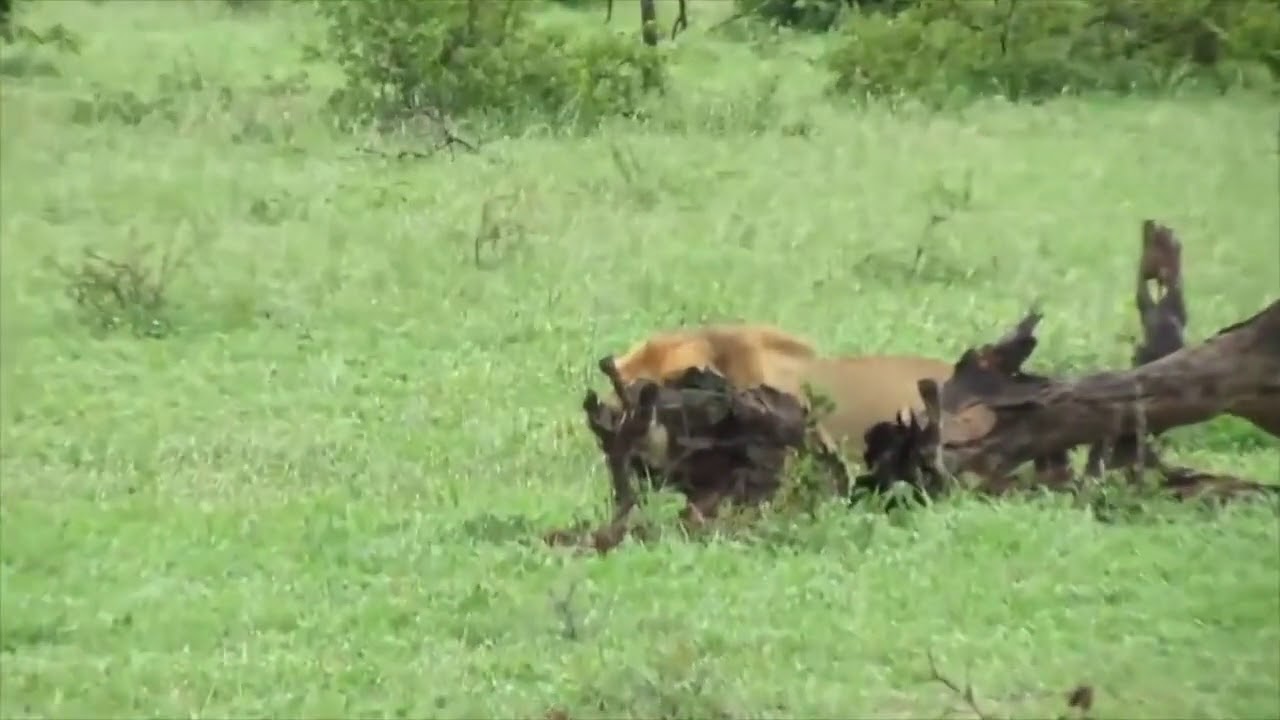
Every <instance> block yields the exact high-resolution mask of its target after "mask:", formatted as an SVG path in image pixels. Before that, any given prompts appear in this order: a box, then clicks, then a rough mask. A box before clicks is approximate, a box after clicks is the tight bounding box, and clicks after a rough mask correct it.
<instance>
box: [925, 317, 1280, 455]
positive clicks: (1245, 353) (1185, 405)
mask: <svg viewBox="0 0 1280 720" xmlns="http://www.w3.org/2000/svg"><path fill="white" fill-rule="evenodd" d="M984 370H985V368H983V367H982V366H981V363H980V359H975V358H974V357H973V356H972V351H971V353H966V357H965V358H962V359H961V361H960V363H958V364H957V367H956V374H955V376H954V377H953V378H952V379H951V380H950V381H948V383H947V384H946V387H944V388H943V392H942V394H943V395H944V404H943V407H944V409H948V404H947V400H948V399H949V400H950V409H949V412H947V414H946V415H945V416H944V417H943V418H942V427H941V430H940V432H941V435H940V437H941V443H942V448H943V455H944V459H945V462H946V466H947V467H948V468H949V469H951V471H952V472H961V471H965V470H975V471H978V472H981V473H982V474H984V475H990V474H1004V473H1007V472H1009V471H1011V470H1012V469H1013V468H1015V467H1017V466H1018V465H1020V464H1021V463H1023V462H1026V461H1028V460H1031V459H1032V458H1034V457H1042V456H1046V455H1050V454H1053V453H1059V452H1063V451H1066V450H1069V449H1070V448H1072V447H1075V446H1077V445H1082V444H1087V443H1096V442H1103V441H1105V440H1106V439H1107V438H1112V437H1117V436H1122V435H1127V434H1135V433H1143V432H1144V431H1145V432H1153V433H1160V432H1163V431H1165V430H1168V429H1170V428H1174V427H1179V426H1182V425H1190V424H1193V423H1197V422H1202V421H1204V420H1208V419H1210V418H1213V417H1215V416H1217V415H1219V414H1222V413H1226V412H1233V411H1238V410H1240V409H1241V408H1248V409H1251V410H1253V411H1255V412H1258V411H1261V412H1267V413H1277V414H1280V301H1277V302H1273V303H1271V304H1270V305H1269V306H1267V307H1266V308H1265V309H1263V310H1262V311H1261V312H1259V313H1257V314H1256V315H1254V316H1253V317H1251V318H1249V319H1247V320H1245V321H1243V322H1240V323H1237V324H1235V325H1232V326H1230V327H1228V328H1224V329H1223V330H1222V331H1220V332H1219V333H1218V334H1217V335H1215V336H1214V337H1212V338H1210V339H1209V340H1207V341H1205V342H1203V343H1201V344H1199V345H1196V346H1193V347H1188V348H1184V349H1182V350H1179V351H1178V352H1175V353H1173V354H1171V355H1167V356H1165V357H1163V358H1161V359H1159V360H1156V361H1155V362H1152V363H1149V364H1146V365H1143V366H1140V367H1138V368H1134V369H1132V370H1127V371H1113V372H1100V373H1095V374H1093V375H1087V376H1085V377H1081V378H1076V379H1066V380H1049V379H1047V378H1036V377H1029V376H1024V377H1022V378H1011V379H1010V380H1009V381H1008V382H1006V383H1004V387H1002V388H999V389H993V388H992V387H991V386H990V384H989V382H987V380H988V378H986V377H985V376H984V375H983V371H984ZM925 383H928V384H933V381H931V380H929V381H922V383H921V389H922V392H923V389H924V385H925ZM948 395H949V396H950V397H949V398H948V397H947V396H948Z"/></svg>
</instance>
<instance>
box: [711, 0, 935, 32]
mask: <svg viewBox="0 0 1280 720" xmlns="http://www.w3.org/2000/svg"><path fill="white" fill-rule="evenodd" d="M914 2H915V0H734V4H735V5H737V11H738V14H740V15H742V16H744V17H755V18H759V19H761V20H764V21H765V22H767V23H769V24H771V25H777V26H780V27H788V28H792V29H794V30H807V31H809V32H827V31H828V30H831V29H833V28H835V27H836V26H837V25H839V24H840V23H841V21H842V20H843V19H844V18H846V17H847V16H848V15H856V13H855V12H852V11H862V12H887V13H896V12H898V11H900V10H902V9H903V8H906V7H908V6H910V5H912V4H913V3H914Z"/></svg>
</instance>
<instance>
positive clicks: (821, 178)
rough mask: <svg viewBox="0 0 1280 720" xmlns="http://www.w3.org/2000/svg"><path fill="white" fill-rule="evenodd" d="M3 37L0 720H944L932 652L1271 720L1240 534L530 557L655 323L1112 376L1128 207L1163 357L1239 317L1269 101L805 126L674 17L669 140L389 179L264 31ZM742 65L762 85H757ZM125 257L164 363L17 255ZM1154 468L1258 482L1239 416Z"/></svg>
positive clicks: (586, 504) (768, 68)
mask: <svg viewBox="0 0 1280 720" xmlns="http://www.w3.org/2000/svg"><path fill="white" fill-rule="evenodd" d="M695 5H697V4H696V3H695ZM699 7H701V6H699ZM694 10H695V11H697V8H694ZM628 12H629V11H628ZM562 19H563V18H562ZM31 20H32V22H33V23H34V24H36V25H41V24H47V23H51V22H55V21H60V22H64V23H66V24H67V25H68V26H69V27H70V28H71V29H72V30H74V31H77V32H79V33H81V34H82V35H83V38H84V41H85V45H84V47H83V48H82V52H81V54H80V55H79V56H78V57H73V56H55V55H52V54H49V53H43V54H36V55H32V54H31V53H26V54H21V53H16V52H14V51H7V53H6V55H5V57H4V58H3V59H4V70H5V72H6V73H8V74H9V76H7V77H4V78H3V86H2V90H0V91H2V102H0V112H2V120H3V122H2V123H0V139H2V143H3V144H2V146H0V151H2V153H3V174H2V178H0V179H2V181H3V182H2V184H0V207H2V208H3V216H2V221H0V222H2V224H0V231H2V233H0V237H2V240H0V249H2V254H0V278H2V280H3V285H2V290H3V296H2V300H3V302H2V303H0V319H2V320H3V323H2V324H0V333H2V338H0V339H3V352H4V357H3V382H4V387H3V393H2V394H0V397H2V400H3V404H2V406H0V410H2V412H0V419H2V425H0V433H2V434H0V441H2V443H3V445H2V448H0V462H2V466H0V476H2V478H3V482H2V484H0V500H2V502H0V573H2V575H0V582H2V583H3V592H2V593H0V653H2V654H0V715H2V716H4V717H19V716H41V717H143V716H155V717H179V716H193V717H194V716H201V717H232V716H236V717H246V716H252V715H273V716H288V717H317V718H318V717H328V718H332V717H357V716H360V717H364V716H369V717H373V716H397V717H472V718H475V717H533V716H541V715H542V714H543V713H544V712H546V711H547V709H548V708H552V707H560V708H563V709H565V710H567V711H568V712H569V713H570V714H572V716H573V717H592V716H600V717H611V718H618V717H636V718H640V717H646V718H653V717H659V716H668V717H676V716H681V717H716V716H733V717H765V716H768V717H795V718H801V717H804V718H809V717H903V718H918V717H929V716H940V715H942V714H944V713H947V712H949V711H951V710H953V709H955V708H957V707H960V706H961V705H962V703H961V702H960V701H959V699H958V698H957V697H956V696H955V695H954V694H953V693H950V692H949V691H948V690H947V689H946V688H944V687H943V686H941V685H940V684H938V683H935V682H930V681H929V677H928V664H927V662H926V660H925V652H926V651H927V650H929V649H932V650H933V652H934V653H935V654H936V656H937V658H938V660H939V663H940V666H941V667H942V669H943V671H944V672H946V673H948V674H951V675H953V676H954V677H955V678H956V679H958V680H959V679H961V678H963V676H964V674H965V668H966V667H968V668H970V669H969V674H970V676H971V678H972V681H973V683H974V685H975V687H976V693H977V697H978V701H979V703H980V704H981V706H982V708H983V711H984V712H986V713H989V714H991V715H1017V716H1022V717H1050V716H1052V715H1055V714H1057V713H1058V712H1059V711H1060V709H1061V708H1062V707H1063V700H1062V692H1063V691H1065V690H1066V689H1068V688H1069V687H1071V686H1072V685H1074V684H1076V683H1079V682H1087V683H1091V684H1093V685H1094V686H1095V687H1096V689H1097V692H1098V700H1097V708H1096V715H1097V716H1099V717H1114V718H1138V717H1219V718H1226V717H1230V718H1264V717H1272V718H1274V717H1277V716H1278V715H1280V593H1277V588H1278V587H1280V529H1278V528H1277V519H1276V513H1275V510H1274V509H1273V508H1270V507H1265V506H1239V507H1236V508H1231V509H1227V510H1225V511H1222V512H1220V513H1216V514H1214V515H1212V516H1206V515H1204V514H1203V513H1193V512H1191V511H1189V510H1187V511H1171V512H1167V513H1163V514H1161V515H1160V516H1159V517H1158V518H1153V519H1149V520H1146V521H1139V522H1132V523H1127V524H1119V525H1103V524H1100V523H1098V522H1096V521H1094V520H1093V519H1091V517H1089V516H1088V515H1087V514H1086V513H1084V512H1083V511H1081V510H1078V509H1072V508H1070V507H1068V506H1067V505H1066V504H1063V503H1051V502H1047V501H1046V502H1038V503H1031V502H1027V503H1018V504H1012V503H1011V504H1005V505H1001V506H987V505H982V504H978V503H974V502H966V501H956V502H951V503H947V504H945V505H942V506H939V507H936V508H934V509H931V510H929V511H923V512H920V513H917V514H915V515H913V516H911V517H909V518H907V519H906V520H904V521H902V522H893V523H891V522H888V521H886V520H884V519H881V518H877V517H869V516H866V515H860V514H850V513H849V512H848V511H841V510H839V509H838V508H830V509H828V510H827V511H826V512H824V513H823V514H822V516H821V517H820V518H819V519H818V520H817V521H815V522H807V521H806V522H803V523H796V524H794V525H793V526H789V527H786V526H784V527H779V528H777V529H776V531H775V532H774V535H775V536H776V537H775V539H776V542H774V543H772V544H754V545H746V544H737V543H730V542H717V543H712V544H710V545H700V544H695V543H688V542H678V541H670V542H664V543H662V544H659V545H656V546H647V547H646V546H634V545H633V546H627V547H626V548H625V549H622V550H620V551H619V552H617V553H615V554H612V555H609V556H607V557H606V558H602V559H582V558H573V557H567V556H565V555H564V554H561V553H557V552H553V551H551V550H549V549H547V548H545V547H541V546H539V545H538V544H537V543H536V542H532V538H533V537H534V536H535V535H536V534H537V533H538V532H540V531H542V530H545V529H547V528H549V527H552V526H556V525H564V524H566V523H567V522H568V521H569V520H570V518H571V517H573V516H575V515H580V514H583V513H587V512H599V510H600V507H601V504H602V502H603V499H604V497H605V494H606V493H605V480H604V476H603V472H602V468H601V467H600V463H599V460H598V457H597V454H596V451H595V449H594V447H593V445H592V442H591V441H590V440H589V438H588V435H587V433H586V431H585V428H584V427H583V426H582V421H581V417H580V410H579V403H580V399H581V395H582V392H583V390H584V388H585V386H586V385H587V384H588V383H592V384H595V385H597V386H599V385H600V383H598V382H597V379H596V377H595V374H594V372H593V370H592V369H591V363H592V359H593V358H596V357H598V356H600V355H601V354H603V353H604V352H606V351H610V350H618V349H621V348H622V346H624V345H625V344H627V343H629V342H631V341H633V340H635V339H637V338H639V337H641V336H643V335H644V334H646V333H648V332H650V331H652V330H653V329H655V328H659V327H665V326H671V325H676V324H680V323H686V322H697V321H701V320H710V319H726V320H728V319H735V318H738V319H751V320H760V321H771V322H777V323H779V324H781V325H783V326H785V327H788V328H791V329H794V330H796V331H800V332H803V333H805V334H807V335H809V336H810V337H812V338H814V339H815V340H817V341H818V343H819V344H820V345H821V346H822V347H823V348H824V349H827V350H830V351H833V352H834V351H846V352H877V351H901V352H912V353H920V354H927V355H934V356H938V357H944V358H952V357H955V356H957V354H958V352H959V351H960V350H962V349H963V348H964V347H965V346H967V345H969V344H972V343H974V342H976V341H979V340H982V339H986V338H990V337H992V336H993V334H994V333H997V332H999V331H1002V330H1003V328H1004V327H1005V326H1007V324H1008V323H1009V322H1011V321H1012V320H1014V319H1016V318H1017V317H1018V316H1019V314H1020V313H1021V312H1022V311H1023V309H1024V308H1025V306H1026V305H1027V303H1028V302H1030V301H1031V300H1033V299H1036V298H1040V299H1042V300H1043V303H1044V308H1045V311H1046V315H1047V317H1046V319H1045V321H1044V323H1043V330H1042V344H1041V349H1040V350H1039V351H1038V352H1037V355H1036V356H1035V357H1034V358H1033V361H1032V366H1033V367H1037V368H1049V369H1056V370H1072V369H1074V370H1084V369H1088V368H1097V367H1101V366H1108V365H1110V366H1114V365H1119V364H1121V363H1124V362H1126V361H1127V356H1128V352H1129V347H1130V345H1129V343H1128V342H1127V341H1126V339H1125V337H1126V336H1127V335H1132V334H1134V333H1135V331H1136V328H1135V323H1136V320H1135V318H1134V313H1133V311H1132V309H1131V304H1130V300H1129V293H1130V283H1131V279H1132V276H1133V267H1134V262H1135V256H1136V252H1137V245H1138V225H1139V222H1140V221H1141V219H1143V218H1145V217H1155V218H1158V219H1160V220H1162V221H1163V222H1166V223H1168V224H1170V225H1172V226H1173V227H1174V228H1176V229H1177V230H1178V231H1179V233H1180V234H1181V236H1182V239H1183V241H1184V243H1185V246H1186V248H1185V250H1184V262H1185V267H1186V272H1187V275H1188V292H1189V302H1190V303H1191V312H1192V320H1191V322H1192V330H1191V334H1192V335H1193V336H1195V337H1203V336H1205V335H1208V334H1210V333H1211V332H1213V331H1215V330H1216V329H1218V328H1219V327H1221V326H1223V325H1225V324H1227V323H1229V322H1232V321H1234V320H1237V319H1239V318H1242V317H1244V316H1245V315H1246V314H1248V313H1251V312H1253V311H1254V310H1256V309H1258V308H1259V307H1260V306H1261V305H1262V304H1263V303H1264V302H1267V301H1269V300H1271V299H1273V298H1274V297H1275V293H1276V287H1277V285H1276V272H1275V269H1276V268H1277V267H1280V246H1278V245H1277V242H1276V238H1277V237H1278V236H1280V218H1278V216H1277V213H1276V208H1275V203H1276V197H1277V192H1278V188H1277V176H1276V170H1275V168H1276V157H1275V153H1276V149H1277V148H1276V142H1277V139H1276V134H1275V130H1276V126H1275V122H1276V115H1275V107H1274V105H1267V104H1265V103H1263V102H1261V101H1257V100H1250V99H1247V98H1231V99H1221V100H1214V101H1208V100H1203V101H1191V100H1188V101H1179V102H1146V101H1127V102H1119V101H1113V102H1109V103H1106V104H1100V103H1094V102H1088V101H1062V102H1055V103H1050V104H1046V105H1043V106H1039V107H1022V108H1015V107H1008V106H1004V105H995V104H992V105H988V106H983V107H979V108H974V109H971V110H968V111H965V112H963V113H952V114H949V115H945V116H927V115H923V114H909V113H908V114H898V115H893V114H890V113H889V112H887V111H884V110H878V109H863V110H849V109H843V110H841V109H837V108H832V107H830V106H828V105H826V104H825V103H823V102H822V101H821V97H820V77H819V76H818V75H817V71H816V70H814V69H813V68H812V67H811V66H810V65H809V64H808V63H807V62H806V61H805V56H806V54H807V53H808V52H809V50H810V48H808V47H806V46H804V45H802V44H797V45H796V46H795V47H782V48H780V47H772V46H771V47H770V48H763V49H761V48H754V49H753V48H752V47H750V46H748V45H730V44H727V43H718V42H715V41H713V40H711V39H709V38H706V37H704V36H702V35H700V34H699V33H698V32H696V28H695V32H693V33H691V34H690V35H688V36H686V38H685V39H684V40H683V42H684V46H683V47H682V48H681V49H680V51H679V59H678V62H679V63H680V65H679V70H678V71H679V72H680V73H682V76H683V77H685V78H687V79H688V82H689V85H688V86H687V87H686V92H685V94H684V95H683V97H684V99H685V102H687V105H686V106H683V107H682V108H681V109H680V110H678V111H673V115H672V120H671V122H670V123H669V124H670V126H671V127H670V129H669V130H665V131H650V132H642V131H640V130H637V129H627V128H622V127H620V128H616V129H611V130H610V131H609V132H606V133H603V134H601V135H599V136H596V137H592V138H589V139H579V140H559V139H545V138H535V137H529V138H515V139H508V140H503V141H495V142H492V143H491V144H489V145H487V146H486V147H485V148H484V150H483V152H482V153H481V154H480V155H479V156H468V155H460V156H458V157H457V159H455V160H449V159H448V158H447V156H442V157H440V158H438V159H434V160H405V161H394V160H386V159H382V158H379V157H377V156H373V155H369V154H362V153H359V152H357V150H356V149H357V146H358V145H359V144H360V143H361V141H359V140H356V139H351V138H339V139H335V138H334V136H333V135H331V134H330V133H329V132H328V131H327V130H326V129H325V127H324V125H323V122H322V118H320V117H318V115H317V110H316V108H317V107H319V103H320V99H321V98H322V97H323V94H324V91H325V88H326V87H327V86H328V85H326V84H329V85H331V84H332V82H333V81H334V77H335V76H334V70H333V69H332V68H327V67H324V66H322V65H316V64H310V65H307V64H304V63H303V61H302V60H300V59H299V58H300V53H299V51H298V47H299V46H300V44H301V43H303V42H304V41H306V40H307V39H308V38H314V37H315V34H316V28H315V27H314V26H313V25H312V24H309V22H308V21H307V19H306V17H304V16H303V15H301V14H300V11H298V12H295V11H293V10H290V9H288V8H280V9H278V10H276V11H275V12H273V13H272V14H271V15H269V16H268V15H263V14H257V13H250V14H247V15H244V16H240V17H238V16H235V15H231V14H225V13H224V12H223V11H222V10H220V9H219V8H218V7H216V6H213V5H208V4H197V3H191V4H182V3H139V4H130V3H117V2H112V3H107V4H102V5H91V4H83V3H78V2H62V3H49V4H47V5H44V6H39V7H37V8H36V10H34V11H33V13H32V18H31ZM590 21H591V22H599V19H598V18H594V17H592V19H591V20H590ZM695 22H698V18H696V17H695ZM758 53H763V54H765V55H767V57H765V58H764V59H753V58H755V57H757V54H758ZM45 63H49V64H45ZM41 69H43V70H44V72H43V73H41V72H38V71H39V70H41ZM55 70H56V71H57V72H56V74H55V73H54V72H53V71H55ZM299 72H306V73H307V76H306V77H305V78H302V77H299V76H297V74H298V73H299ZM771 72H772V73H779V74H781V75H780V76H784V77H787V78H795V79H794V80H790V79H789V80H788V82H787V83H786V84H784V86H783V87H782V88H781V89H780V90H778V91H777V93H776V94H773V95H766V94H761V93H763V91H760V92H756V90H758V89H759V88H761V87H764V86H766V85H767V84H768V83H767V78H768V77H769V73H771ZM17 74H21V76H20V77H14V75H17ZM267 75H270V76H271V78H270V79H268V78H267V77H266V76H267ZM761 78H765V80H762V79H761ZM286 80H289V82H285V81H286ZM698 83H700V85H699V84H698ZM688 88H696V92H695V91H694V90H689V89H688ZM130 91H131V92H133V93H134V94H135V97H134V99H135V100H137V101H138V102H136V103H133V104H132V105H130V104H129V100H128V98H127V95H126V94H125V93H127V92H130ZM753 92H754V93H756V94H754V95H753V94H752V93H753ZM155 101H162V102H163V103H167V104H156V102H155ZM797 128H799V130H798V129H797ZM628 158H631V159H634V160H636V161H637V162H640V163H641V164H642V167H641V169H639V170H634V171H627V170H625V167H626V166H627V164H628V162H629V161H628ZM966 198H967V199H966ZM486 204H488V206H489V213H488V217H489V219H488V220H487V221H482V215H483V209H484V208H485V206H486ZM933 214H940V215H943V216H945V218H946V219H945V220H944V221H943V222H942V223H941V224H940V225H938V226H937V227H936V228H935V229H934V230H933V231H932V233H930V234H926V233H925V228H926V226H927V224H928V222H929V218H930V216H931V215H933ZM485 224H487V225H488V226H490V227H491V228H492V229H493V233H492V234H493V235H494V236H495V237H496V238H497V240H496V241H494V242H492V243H488V244H484V245H483V246H482V247H480V252H481V255H482V256H483V257H482V258H481V259H482V262H481V263H480V265H477V263H476V262H475V253H476V242H475V238H476V236H477V233H478V232H479V229H480V227H481V226H482V225H485ZM135 241H154V242H158V243H169V242H174V243H181V244H184V245H190V246H192V247H194V248H195V250H194V252H193V255H192V256H191V262H190V264H189V265H188V266H187V268H186V269H185V270H183V271H182V272H180V273H179V274H177V275H176V276H175V277H174V280H173V284H172V286H171V290H170V296H171V298H172V301H173V303H174V304H175V305H174V309H173V312H172V315H171V317H170V318H169V320H170V321H171V322H172V323H173V326H174V332H172V333H171V334H169V335H168V336H167V337H165V338H163V339H135V338H133V337H132V336H130V335H129V334H127V333H115V334H111V335H108V336H106V337H104V338H95V337H94V336H93V335H92V334H91V333H90V332H89V331H88V330H87V329H86V328H85V327H84V326H83V325H81V324H80V323H78V322H77V320H76V316H75V314H74V313H73V312H72V311H71V305H70V304H69V302H68V301H67V300H66V299H65V297H64V291H65V284H66V283H65V281H64V280H62V279H61V278H60V276H59V275H58V274H57V273H56V272H55V271H54V270H53V269H52V268H51V267H50V265H49V264H48V259H49V258H54V259H57V260H59V261H61V262H63V263H69V264H74V263H75V262H77V260H78V258H79V252H80V250H81V248H83V247H86V246H91V247H95V248H98V249H100V250H102V251H103V252H106V253H119V252H121V251H122V249H124V248H127V247H129V244H130V243H131V242H135ZM919 246H923V248H924V255H923V258H924V259H923V265H922V266H921V267H919V268H917V269H916V270H912V267H911V261H912V258H913V256H914V255H915V253H916V249H917V247H919ZM1170 442H1171V443H1172V444H1173V450H1172V452H1173V455H1174V459H1176V460H1178V461H1181V462H1185V463H1187V464H1193V465H1196V466H1200V467H1206V468H1212V469H1219V470H1224V471H1234V472H1238V473H1240V474H1245V475H1252V476H1255V477H1259V476H1260V477H1267V476H1271V477H1274V476H1275V474H1276V468H1277V458H1276V446H1275V443H1274V441H1272V440H1270V439H1268V438H1264V437H1263V436H1261V435H1260V434H1258V433H1256V432H1255V431H1253V430H1252V429H1251V428H1247V427H1242V425H1241V424H1240V423H1234V422H1230V421H1222V422H1218V423H1214V424H1212V425H1210V426H1206V427H1202V428H1196V429H1191V430H1184V431H1180V432H1175V433H1171V436H1170ZM676 502H677V501H675V500H674V499H671V500H669V502H667V503H666V504H665V509H667V510H670V509H672V508H673V504H675V503H676ZM571 589H572V590H573V592H570V590H571ZM570 596H571V597H570ZM566 598H567V599H566ZM956 713H957V714H956V715H955V716H961V717H962V716H964V715H966V714H972V711H971V710H969V709H965V708H962V707H960V709H958V710H956Z"/></svg>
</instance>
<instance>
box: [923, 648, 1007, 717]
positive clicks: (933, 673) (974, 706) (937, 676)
mask: <svg viewBox="0 0 1280 720" xmlns="http://www.w3.org/2000/svg"><path fill="white" fill-rule="evenodd" d="M925 657H926V658H927V659H928V660H929V679H930V680H932V681H934V682H937V683H940V684H942V685H943V686H945V687H946V688H947V689H948V690H951V691H952V692H954V693H955V694H956V695H959V696H960V699H961V700H964V702H965V705H967V706H969V709H970V710H972V711H973V714H974V715H977V716H978V720H991V719H992V716H990V715H988V714H987V713H985V712H983V710H982V708H980V707H978V701H977V700H976V699H975V698H974V695H973V684H972V683H970V682H969V671H968V669H967V668H966V670H965V680H964V687H961V686H960V685H957V684H956V682H955V681H954V680H952V679H951V678H948V677H947V676H946V675H943V674H942V672H941V671H939V670H938V663H937V662H936V661H935V660H934V659H933V651H932V650H926V651H925Z"/></svg>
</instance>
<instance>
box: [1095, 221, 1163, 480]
mask: <svg viewBox="0 0 1280 720" xmlns="http://www.w3.org/2000/svg"><path fill="white" fill-rule="evenodd" d="M1151 280H1155V282H1156V286H1157V289H1158V290H1159V291H1160V297H1159V299H1158V300H1157V299H1155V298H1153V297H1152V296H1151V288H1150V287H1149V285H1148V283H1149V281H1151ZM1134 301H1135V305H1136V307H1137V310H1138V321H1139V324H1140V325H1141V326H1142V340H1141V341H1140V342H1139V343H1138V345H1137V346H1136V347H1135V348H1134V352H1133V366H1134V367H1138V366H1140V365H1145V364H1147V363H1149V362H1153V361H1155V360H1159V359H1160V358H1162V357H1165V356H1166V355H1170V354H1172V353H1175V352H1177V351H1179V350H1181V349H1182V348H1184V347H1186V339H1185V334H1186V327H1187V306H1186V300H1185V298H1184V296H1183V290H1182V243H1181V242H1179V241H1178V238H1177V237H1176V236H1175V235H1174V233H1173V230H1171V229H1170V228H1168V227H1166V226H1164V225H1161V224H1159V223H1157V222H1156V221H1154V220H1144V221H1142V233H1141V249H1140V251H1139V255H1138V277H1137V283H1136V290H1135V293H1134ZM1154 437H1155V435H1154V434H1152V438H1146V437H1139V436H1137V435H1121V436H1118V437H1115V438H1108V439H1107V440H1105V441H1103V442H1099V443H1094V444H1093V445H1091V446H1090V448H1089V458H1088V460H1087V461H1086V462H1085V474H1086V475H1089V476H1090V477H1099V476H1101V475H1102V471H1103V468H1104V467H1112V468H1125V469H1127V470H1129V471H1130V474H1131V475H1132V474H1134V473H1135V472H1137V471H1136V470H1135V469H1134V468H1135V467H1136V468H1141V467H1160V466H1162V463H1161V462H1160V458H1159V457H1158V456H1157V455H1156V452H1155V450H1154V448H1153V447H1152V446H1151V439H1153V438H1154Z"/></svg>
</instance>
